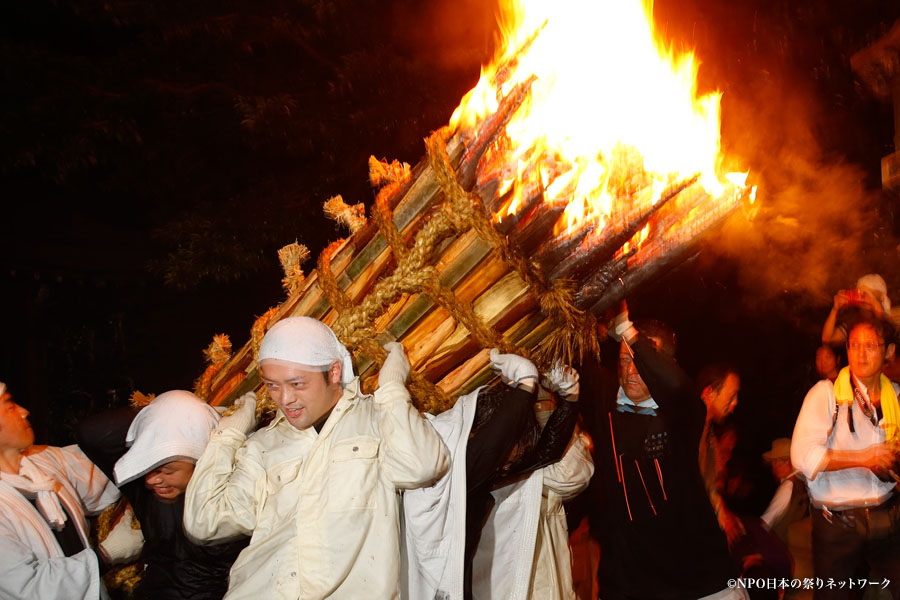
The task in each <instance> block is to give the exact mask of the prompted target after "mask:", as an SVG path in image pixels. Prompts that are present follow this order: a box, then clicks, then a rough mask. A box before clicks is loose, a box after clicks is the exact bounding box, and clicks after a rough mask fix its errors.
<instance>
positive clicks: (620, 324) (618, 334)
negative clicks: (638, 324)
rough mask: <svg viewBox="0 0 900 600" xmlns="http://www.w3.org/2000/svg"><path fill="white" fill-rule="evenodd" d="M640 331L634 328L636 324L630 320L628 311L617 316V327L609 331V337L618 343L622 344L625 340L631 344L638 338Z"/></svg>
mask: <svg viewBox="0 0 900 600" xmlns="http://www.w3.org/2000/svg"><path fill="white" fill-rule="evenodd" d="M637 334H638V331H637V329H635V328H634V323H632V322H631V320H630V319H629V318H628V311H627V310H626V311H623V312H620V313H619V314H617V315H616V320H615V326H614V327H613V328H612V329H610V330H609V336H610V337H611V338H612V339H614V340H615V341H617V342H621V341H622V339H623V338H624V339H625V341H626V342H628V343H629V344H631V343H632V342H634V339H635V338H636V337H637Z"/></svg>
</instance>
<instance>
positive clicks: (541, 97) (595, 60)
mask: <svg viewBox="0 0 900 600" xmlns="http://www.w3.org/2000/svg"><path fill="white" fill-rule="evenodd" d="M505 1H506V2H507V4H506V5H505V6H504V7H503V8H502V14H501V16H500V23H501V29H502V30H503V36H504V41H503V43H502V45H501V46H502V49H501V50H500V52H499V53H498V56H497V57H496V59H495V61H494V62H493V64H492V65H491V66H488V67H485V68H484V69H483V70H482V76H481V78H480V80H479V82H478V84H477V85H476V87H475V88H473V89H472V90H471V91H470V92H469V93H468V94H467V95H466V96H465V97H464V98H463V100H462V103H461V104H460V106H459V107H458V108H457V110H456V112H455V113H454V115H453V117H452V119H451V125H452V126H454V127H456V129H457V131H461V132H464V133H465V132H467V131H471V130H473V129H474V127H475V125H476V124H477V123H479V122H481V121H482V120H483V119H484V118H485V117H486V116H487V115H490V114H492V113H493V112H494V111H496V110H497V108H498V105H499V101H498V100H499V99H500V98H503V97H504V96H505V95H506V94H507V93H508V92H509V91H510V90H511V89H512V88H513V86H515V85H517V84H519V83H521V82H524V81H526V80H527V79H528V78H529V77H531V76H532V75H535V76H537V80H536V81H535V82H534V84H533V85H532V86H531V93H530V95H529V97H528V99H527V100H526V102H525V103H524V104H523V105H522V107H521V108H519V110H518V111H517V112H516V113H515V114H514V115H513V117H512V119H511V120H510V122H509V123H508V125H507V126H506V135H507V138H508V142H509V143H508V151H507V152H506V153H505V154H503V157H502V159H500V160H499V161H496V160H495V161H494V164H493V166H492V168H493V169H494V171H496V172H497V173H499V175H498V177H499V178H500V179H501V180H502V182H503V185H502V186H501V187H500V193H499V194H498V195H503V194H508V195H509V196H510V199H509V200H507V201H506V202H505V203H504V205H503V206H502V208H501V209H500V213H501V214H500V215H498V216H502V215H508V214H515V212H516V211H517V210H519V209H520V208H521V207H522V206H528V204H527V201H528V198H529V196H533V195H534V194H535V190H538V193H540V192H541V191H542V195H543V198H542V199H543V200H545V201H553V200H563V201H568V202H569V204H568V207H567V208H566V211H565V219H564V223H565V225H566V226H568V227H569V228H570V229H571V228H572V227H574V226H576V225H577V224H578V223H580V222H581V221H583V220H585V219H593V220H594V221H595V222H598V223H599V224H600V225H599V226H600V227H603V226H604V225H605V223H606V222H607V220H608V219H609V218H610V217H613V216H615V213H616V212H617V211H618V210H619V209H618V204H620V203H630V202H648V203H649V204H650V205H652V204H654V203H656V202H657V201H658V200H659V198H660V196H661V194H662V193H663V191H664V189H665V188H666V186H668V185H672V184H674V183H676V182H677V181H679V180H684V179H687V178H690V177H691V176H693V175H695V174H699V175H700V179H699V183H700V184H701V185H702V186H703V187H704V188H705V189H706V190H707V191H708V192H709V194H710V195H711V196H712V197H719V196H720V195H722V194H723V192H724V191H725V190H726V188H727V187H728V186H735V187H742V186H743V185H744V183H745V181H746V174H732V175H737V176H738V177H732V176H729V177H728V179H725V178H724V177H723V178H721V179H720V178H719V176H718V174H717V167H718V166H719V163H720V159H721V157H720V152H719V150H720V148H719V101H720V97H721V94H720V93H719V92H715V93H712V94H707V95H703V96H698V95H697V90H696V75H697V67H698V62H697V61H696V60H695V58H694V56H693V54H691V53H676V52H674V51H673V50H672V49H671V48H669V47H666V46H665V45H664V43H663V42H662V41H660V39H659V38H658V37H656V36H655V35H654V31H653V25H652V19H651V18H650V15H651V14H652V4H651V3H646V4H645V3H644V2H641V1H640V0H600V1H598V0H552V1H551V0H505ZM523 48H524V50H523ZM510 65H512V67H510ZM497 162H500V163H501V164H500V166H498V165H497V164H496V163H497ZM529 163H532V164H533V163H536V164H538V167H537V168H533V169H529V168H527V167H526V165H527V164H529ZM622 210H626V209H624V208H623V209H622ZM640 234H641V235H643V236H644V239H645V238H646V235H647V227H644V229H643V231H641V232H640ZM640 241H641V240H640V239H636V240H632V244H636V243H639V242H640Z"/></svg>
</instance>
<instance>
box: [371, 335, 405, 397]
mask: <svg viewBox="0 0 900 600" xmlns="http://www.w3.org/2000/svg"><path fill="white" fill-rule="evenodd" d="M384 349H385V350H387V353H388V355H387V358H385V359H384V364H383V365H381V371H379V372H378V387H381V386H383V385H384V384H386V383H391V382H394V381H396V382H398V383H402V384H404V385H406V382H407V381H409V359H408V358H406V350H405V349H404V348H403V344H401V343H400V342H388V343H387V344H385V345H384Z"/></svg>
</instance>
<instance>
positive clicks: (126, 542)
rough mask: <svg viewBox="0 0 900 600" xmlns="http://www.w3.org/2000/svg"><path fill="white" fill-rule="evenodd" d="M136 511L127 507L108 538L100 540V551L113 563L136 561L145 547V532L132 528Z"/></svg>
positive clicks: (108, 561) (107, 560)
mask: <svg viewBox="0 0 900 600" xmlns="http://www.w3.org/2000/svg"><path fill="white" fill-rule="evenodd" d="M132 523H134V512H133V511H132V510H131V507H130V506H129V507H128V508H126V509H125V512H124V513H122V516H121V517H120V518H119V522H118V523H116V524H115V526H114V527H113V528H112V529H111V530H110V531H109V534H108V535H107V536H106V539H105V540H103V541H102V542H100V553H101V554H103V558H104V559H105V560H106V562H107V563H109V564H111V565H119V564H127V563H130V562H134V561H135V560H136V559H137V557H138V556H139V555H140V553H141V548H143V547H144V534H143V533H141V530H140V529H132V527H131V526H132Z"/></svg>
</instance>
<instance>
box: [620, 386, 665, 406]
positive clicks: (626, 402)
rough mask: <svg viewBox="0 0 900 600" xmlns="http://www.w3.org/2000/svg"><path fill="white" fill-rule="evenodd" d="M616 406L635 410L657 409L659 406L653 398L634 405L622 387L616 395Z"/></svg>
mask: <svg viewBox="0 0 900 600" xmlns="http://www.w3.org/2000/svg"><path fill="white" fill-rule="evenodd" d="M616 404H619V405H621V406H634V407H637V408H654V409H656V408H659V404H657V403H656V400H654V399H653V398H647V399H646V400H642V401H641V402H638V403H634V402H633V401H632V400H631V398H629V397H628V396H626V395H625V390H624V389H623V388H622V386H619V393H618V394H616Z"/></svg>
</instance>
